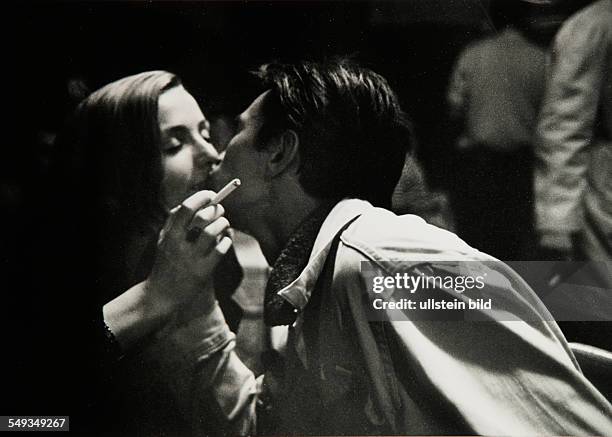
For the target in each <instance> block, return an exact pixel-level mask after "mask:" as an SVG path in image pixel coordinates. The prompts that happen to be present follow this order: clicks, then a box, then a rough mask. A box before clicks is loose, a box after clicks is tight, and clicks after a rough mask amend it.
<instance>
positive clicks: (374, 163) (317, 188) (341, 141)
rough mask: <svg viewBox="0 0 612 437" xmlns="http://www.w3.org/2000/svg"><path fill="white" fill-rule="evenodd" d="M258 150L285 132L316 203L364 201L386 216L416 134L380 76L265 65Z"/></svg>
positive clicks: (349, 66)
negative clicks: (294, 143)
mask: <svg viewBox="0 0 612 437" xmlns="http://www.w3.org/2000/svg"><path fill="white" fill-rule="evenodd" d="M256 75H257V76H258V77H259V79H260V80H261V82H262V83H261V84H262V85H263V87H264V88H265V89H267V90H270V92H269V93H268V95H267V97H266V99H265V100H264V102H263V107H262V108H263V116H264V122H263V125H262V127H261V130H260V132H259V138H258V140H259V141H258V143H259V144H260V147H265V144H267V142H268V141H269V140H270V139H271V138H273V137H274V136H276V135H279V134H281V133H282V132H283V131H285V130H287V129H292V130H294V131H295V132H296V133H297V135H298V137H299V140H300V142H299V154H300V173H299V180H300V183H301V185H302V187H303V188H304V190H305V191H306V192H307V193H308V194H310V195H312V196H314V197H317V198H321V199H330V200H339V199H342V198H346V197H355V198H360V199H365V200H368V201H370V202H372V203H373V204H374V205H377V206H383V207H386V208H389V207H390V205H391V195H392V193H393V189H394V187H395V185H396V184H397V181H398V180H399V177H400V174H401V170H402V166H403V163H404V159H405V156H406V153H407V152H408V150H410V148H411V143H412V130H411V124H410V122H409V121H408V117H407V116H406V114H405V113H404V112H403V111H402V110H401V108H400V105H399V102H398V99H397V96H396V95H395V93H394V92H393V90H392V89H391V87H390V86H389V84H388V83H387V81H386V80H385V79H384V78H383V77H382V76H381V75H379V74H377V73H375V72H373V71H372V70H369V69H367V68H363V67H360V66H358V65H356V64H355V63H353V62H351V61H348V60H346V59H340V60H334V61H329V62H326V63H312V62H301V63H296V64H279V63H272V64H266V65H263V66H261V67H260V68H259V71H258V72H256Z"/></svg>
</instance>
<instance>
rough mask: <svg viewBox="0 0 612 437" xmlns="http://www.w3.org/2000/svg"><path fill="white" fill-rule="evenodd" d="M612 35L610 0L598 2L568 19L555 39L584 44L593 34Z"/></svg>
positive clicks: (611, 5)
mask: <svg viewBox="0 0 612 437" xmlns="http://www.w3.org/2000/svg"><path fill="white" fill-rule="evenodd" d="M594 33H595V34H606V35H608V36H610V34H611V33H612V0H600V1H597V2H595V3H592V4H591V5H590V6H587V7H585V8H584V9H582V10H580V11H578V12H577V13H575V14H574V15H572V16H571V17H569V18H568V19H567V20H566V21H565V23H564V24H563V26H562V27H561V29H560V31H559V33H558V35H557V39H558V40H559V39H561V40H568V39H576V38H578V37H581V38H580V39H584V41H585V43H586V42H588V41H589V40H591V39H592V37H593V34H594Z"/></svg>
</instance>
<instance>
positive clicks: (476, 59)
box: [447, 0, 545, 260]
mask: <svg viewBox="0 0 612 437" xmlns="http://www.w3.org/2000/svg"><path fill="white" fill-rule="evenodd" d="M535 10H536V6H534V5H532V4H530V3H528V2H522V1H521V2H509V1H503V0H501V1H495V2H492V3H491V9H490V11H491V12H490V23H489V24H492V25H493V26H494V28H495V29H496V30H495V31H494V33H492V34H491V35H489V36H486V37H485V38H483V39H480V40H478V41H476V42H474V43H471V44H469V45H468V46H467V47H466V48H465V49H464V50H463V51H462V52H461V53H460V55H459V57H458V59H457V61H456V63H455V67H454V70H453V73H452V76H451V81H450V86H449V89H448V96H447V98H448V104H449V107H450V117H451V119H452V120H453V121H454V124H455V126H456V131H457V133H458V137H457V139H456V144H455V147H456V155H457V158H458V159H457V162H456V164H455V166H456V169H457V172H458V176H457V180H456V184H455V186H454V189H453V196H452V197H453V207H454V212H455V215H456V222H457V231H458V234H459V236H461V237H462V238H463V239H465V240H466V241H467V242H468V243H469V244H470V245H472V246H474V247H476V248H478V249H479V250H482V251H484V252H487V253H489V254H491V255H493V256H495V257H497V258H499V259H502V260H519V259H529V258H530V257H531V253H532V248H533V246H534V244H533V241H534V238H533V231H532V228H533V226H532V211H533V195H532V137H533V131H534V128H535V122H536V118H537V113H538V110H539V107H540V102H541V99H542V94H543V82H544V65H545V48H544V47H542V46H541V45H540V44H538V43H537V42H536V40H535V38H533V37H532V34H533V33H534V32H533V29H532V28H531V20H530V17H531V15H532V14H534V11H535Z"/></svg>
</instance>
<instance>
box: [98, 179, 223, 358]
mask: <svg viewBox="0 0 612 437" xmlns="http://www.w3.org/2000/svg"><path fill="white" fill-rule="evenodd" d="M214 195H215V193H214V192H212V191H199V192H197V193H195V194H194V195H192V196H191V197H189V198H188V199H186V200H185V201H184V202H183V203H182V204H181V205H180V206H178V207H177V208H174V209H173V210H172V211H171V213H170V216H169V218H168V220H167V222H166V225H165V226H164V229H163V230H162V231H161V232H160V237H159V241H158V247H157V253H156V256H155V261H154V264H153V269H152V270H151V274H150V275H149V277H148V278H147V279H146V280H145V281H144V282H141V283H140V284H137V285H136V286H134V287H132V288H131V289H129V290H128V291H126V292H125V293H123V294H122V295H121V296H119V297H117V298H116V299H114V300H112V301H111V302H109V303H108V304H106V305H105V306H104V319H105V322H106V324H107V325H108V326H109V327H110V328H111V330H112V331H113V333H114V334H115V337H117V340H118V341H119V343H120V344H121V346H122V347H123V348H124V349H126V348H128V347H129V346H130V345H131V344H133V343H135V342H137V341H138V340H140V339H141V338H142V337H144V336H146V335H148V334H150V333H151V332H152V331H153V330H155V329H158V328H159V327H161V325H163V324H164V323H165V322H166V321H167V320H168V319H169V318H170V316H171V315H172V314H173V313H174V312H175V311H176V310H177V309H178V308H179V307H180V306H181V304H183V303H184V302H186V301H188V300H190V299H191V298H193V297H194V296H195V295H196V294H197V293H204V295H203V296H200V300H201V299H203V300H204V301H205V303H206V305H204V306H205V307H207V308H210V309H212V308H214V304H215V296H214V293H213V292H211V291H210V290H212V287H207V286H206V285H207V283H208V282H209V281H210V280H212V274H213V271H214V269H215V267H216V266H217V264H218V263H219V261H220V260H221V259H222V258H223V256H224V255H225V254H226V253H227V251H228V250H229V248H230V247H231V244H232V241H231V239H230V238H229V237H228V236H227V234H226V233H227V230H228V228H229V222H228V221H227V219H226V218H225V217H223V213H224V209H223V207H222V206H221V205H209V204H210V202H211V199H212V198H213V196H214Z"/></svg>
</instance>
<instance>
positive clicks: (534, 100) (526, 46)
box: [447, 28, 545, 150]
mask: <svg viewBox="0 0 612 437" xmlns="http://www.w3.org/2000/svg"><path fill="white" fill-rule="evenodd" d="M544 66H545V50H544V49H543V48H541V47H539V46H538V45H536V44H534V43H532V42H530V41H529V40H527V38H525V36H523V34H522V33H520V32H519V31H518V30H516V29H513V28H506V29H504V30H503V31H501V32H500V33H498V34H496V35H493V36H491V37H488V38H485V39H483V40H480V41H477V42H475V43H473V44H471V45H469V46H468V47H466V48H465V49H464V50H463V52H462V53H461V54H460V55H459V58H458V60H457V61H456V64H455V67H454V70H453V72H452V76H451V81H450V86H449V89H448V96H447V99H448V103H449V106H450V109H451V114H454V115H455V116H456V117H457V118H461V119H462V120H463V123H464V131H463V133H462V135H461V137H460V138H459V140H458V144H457V145H458V147H459V148H466V147H470V146H473V145H483V146H487V147H490V148H492V149H495V150H514V149H516V148H517V147H520V146H524V145H528V144H531V141H532V138H533V131H534V128H535V123H536V118H537V114H538V110H539V108H540V101H541V98H542V93H543V89H544V70H545V67H544Z"/></svg>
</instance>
